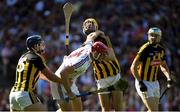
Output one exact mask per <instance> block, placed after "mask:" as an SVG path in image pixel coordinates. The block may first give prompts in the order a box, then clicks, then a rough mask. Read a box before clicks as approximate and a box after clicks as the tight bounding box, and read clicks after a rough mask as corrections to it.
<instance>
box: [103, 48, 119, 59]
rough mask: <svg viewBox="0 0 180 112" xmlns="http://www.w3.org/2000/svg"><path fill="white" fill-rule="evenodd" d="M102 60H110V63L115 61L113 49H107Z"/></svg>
mask: <svg viewBox="0 0 180 112" xmlns="http://www.w3.org/2000/svg"><path fill="white" fill-rule="evenodd" d="M104 60H112V61H115V60H116V56H115V53H114V50H113V48H109V47H108V48H107V54H105V58H104Z"/></svg>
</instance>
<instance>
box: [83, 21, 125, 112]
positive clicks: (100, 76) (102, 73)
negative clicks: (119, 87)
mask: <svg viewBox="0 0 180 112" xmlns="http://www.w3.org/2000/svg"><path fill="white" fill-rule="evenodd" d="M97 30H98V23H97V21H96V20H95V19H93V18H88V19H86V20H85V21H84V22H83V32H84V34H86V35H88V34H89V33H91V32H95V31H97ZM94 41H101V42H103V43H104V44H105V45H106V46H108V54H107V55H109V57H111V58H109V60H104V59H103V60H102V59H94V60H93V69H94V75H95V79H96V82H97V87H98V89H102V88H107V91H108V92H101V93H99V94H98V96H99V99H100V104H101V108H102V111H110V110H111V108H110V107H111V104H112V105H113V107H114V110H115V111H118V110H122V95H123V93H122V91H116V90H115V89H114V87H113V85H114V84H115V83H116V82H117V81H118V80H119V79H120V78H121V76H120V65H119V62H118V60H117V58H116V56H115V53H114V50H113V48H112V45H111V41H110V39H109V37H107V36H105V34H102V35H99V36H98V37H97V38H96V39H95V40H94Z"/></svg>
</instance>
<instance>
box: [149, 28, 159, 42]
mask: <svg viewBox="0 0 180 112" xmlns="http://www.w3.org/2000/svg"><path fill="white" fill-rule="evenodd" d="M151 34H155V35H156V36H157V40H158V42H160V41H161V36H162V32H161V29H159V28H157V27H152V28H150V29H149V30H148V40H150V38H149V36H150V35H151Z"/></svg>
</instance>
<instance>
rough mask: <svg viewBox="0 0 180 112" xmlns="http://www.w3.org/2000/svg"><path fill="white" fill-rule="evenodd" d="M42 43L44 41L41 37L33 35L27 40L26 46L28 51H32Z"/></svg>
mask: <svg viewBox="0 0 180 112" xmlns="http://www.w3.org/2000/svg"><path fill="white" fill-rule="evenodd" d="M41 41H42V38H41V36H40V35H32V36H29V37H28V38H27V39H26V46H27V48H28V49H31V47H33V46H34V45H36V44H39V43H41Z"/></svg>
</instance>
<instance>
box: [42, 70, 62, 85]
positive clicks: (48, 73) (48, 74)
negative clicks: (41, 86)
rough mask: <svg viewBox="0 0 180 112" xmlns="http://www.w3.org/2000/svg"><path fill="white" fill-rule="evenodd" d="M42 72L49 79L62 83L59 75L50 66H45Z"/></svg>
mask: <svg viewBox="0 0 180 112" xmlns="http://www.w3.org/2000/svg"><path fill="white" fill-rule="evenodd" d="M41 72H42V73H43V74H44V76H45V77H46V78H47V79H48V80H50V81H53V82H57V83H62V80H61V79H60V78H59V77H58V76H56V75H55V74H54V73H53V72H52V71H51V70H50V69H49V68H48V67H45V68H44V69H43V70H42V71H41Z"/></svg>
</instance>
